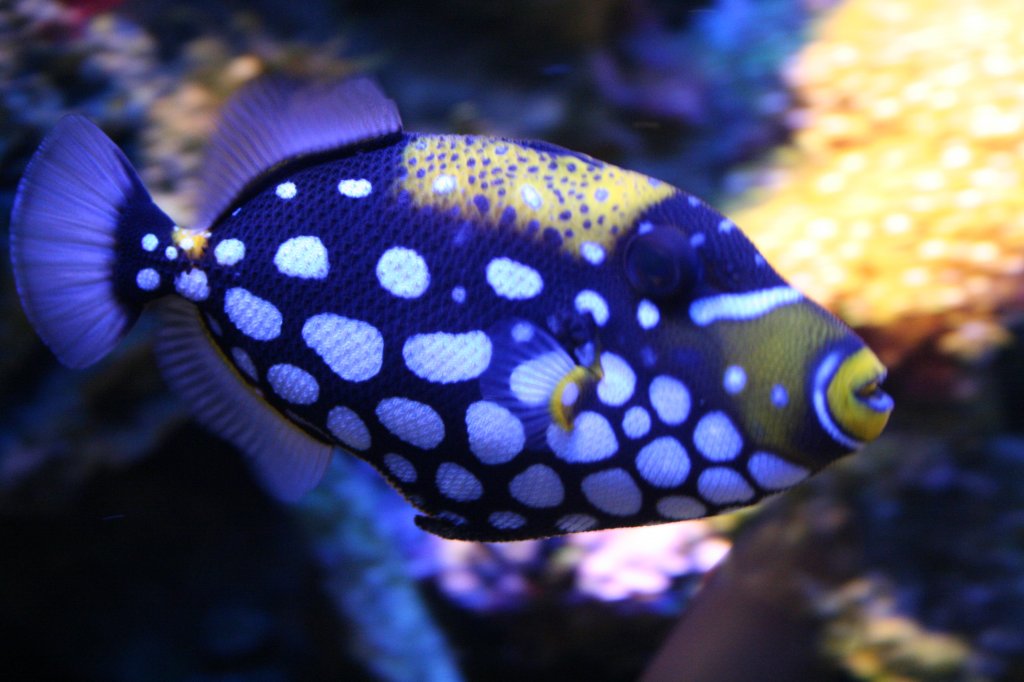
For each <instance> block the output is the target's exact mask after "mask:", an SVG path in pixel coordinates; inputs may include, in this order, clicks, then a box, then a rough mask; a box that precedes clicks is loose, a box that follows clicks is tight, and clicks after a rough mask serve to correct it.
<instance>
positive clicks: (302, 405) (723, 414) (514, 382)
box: [10, 77, 893, 541]
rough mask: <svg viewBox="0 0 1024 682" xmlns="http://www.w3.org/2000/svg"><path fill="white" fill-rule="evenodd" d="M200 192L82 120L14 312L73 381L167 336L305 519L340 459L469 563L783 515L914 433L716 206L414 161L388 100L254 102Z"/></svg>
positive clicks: (856, 341) (487, 154)
mask: <svg viewBox="0 0 1024 682" xmlns="http://www.w3.org/2000/svg"><path fill="white" fill-rule="evenodd" d="M200 179H201V182H200V187H201V188H202V190H201V192H200V195H199V196H198V197H197V211H196V213H197V217H196V219H195V221H194V224H192V225H190V226H188V227H182V226H179V225H177V224H175V222H174V221H173V220H172V219H171V218H170V217H169V216H168V215H167V214H165V213H164V212H163V211H162V210H161V209H160V208H159V207H157V206H156V204H155V203H154V202H153V200H152V198H151V197H150V195H149V193H148V192H147V190H146V188H145V187H144V185H143V183H142V181H141V180H140V179H139V176H138V174H137V173H136V171H135V170H134V169H133V168H132V165H131V163H130V162H129V161H128V159H127V158H126V156H125V155H124V153H123V152H121V150H120V149H118V147H117V146H116V145H115V144H114V143H113V142H112V141H111V140H110V139H109V138H108V137H107V136H106V135H105V134H104V133H103V132H102V131H101V130H99V128H97V127H96V126H95V125H94V124H92V123H91V122H90V121H89V120H88V119H86V118H84V117H83V116H80V115H76V114H69V115H67V116H65V117H64V118H62V119H61V120H60V121H59V122H58V123H57V124H56V126H55V128H54V129H53V130H52V131H51V132H50V133H49V135H48V136H47V137H46V138H45V139H44V140H43V142H42V143H41V144H40V147H39V149H38V151H37V152H36V153H35V155H34V157H33V158H32V160H31V161H30V163H29V165H28V166H27V168H26V170H25V173H24V175H23V178H22V180H21V182H20V184H19V188H18V192H17V195H16V200H15V204H14V208H13V211H12V216H11V237H10V240H11V241H10V245H11V260H12V265H13V271H14V275H15V280H16V284H17V289H18V292H19V296H20V299H21V302H22V304H23V308H24V311H25V313H26V315H27V317H28V319H29V320H30V322H31V323H32V325H33V326H34V328H35V330H36V331H37V332H38V334H39V336H40V337H41V338H42V340H43V341H44V342H45V343H46V344H47V345H48V346H49V347H50V348H51V349H52V351H53V352H54V354H55V355H56V356H57V358H58V359H59V360H60V361H61V362H63V363H64V364H66V365H68V366H70V367H74V368H80V367H85V366H88V365H91V364H93V363H95V362H97V361H98V360H100V359H101V358H103V357H104V356H105V355H107V354H108V353H109V352H110V351H111V350H112V349H113V348H114V347H115V346H116V345H117V343H118V341H119V340H120V339H121V338H122V337H123V336H124V335H125V334H126V333H127V332H128V330H129V329H131V327H132V326H133V324H134V323H135V322H136V320H137V319H138V318H139V316H140V315H141V314H142V313H143V312H144V311H146V310H149V311H151V312H150V313H149V314H155V315H156V316H157V318H158V321H159V324H158V325H157V332H156V341H155V345H154V348H155V355H156V360H157V363H158V365H159V366H160V368H161V370H162V372H163V375H164V376H165V378H166V380H167V382H168V383H169V384H170V386H171V387H172V388H173V389H175V390H176V391H177V392H178V393H179V394H180V395H181V396H182V397H183V398H184V401H185V403H187V405H188V407H189V408H190V409H191V411H192V413H193V414H194V415H195V417H196V419H197V421H198V423H200V424H203V425H205V426H206V427H208V428H210V429H211V430H212V431H214V432H215V433H218V434H220V435H221V436H222V437H223V438H225V439H226V440H227V441H229V442H231V443H233V444H234V445H235V446H237V447H238V448H239V449H240V450H241V451H243V452H244V453H246V454H247V455H248V459H249V461H250V462H251V463H252V468H253V471H254V472H255V475H256V476H257V477H258V478H259V479H260V480H261V481H262V482H263V483H264V485H265V486H266V488H267V489H268V490H269V491H270V492H271V493H272V494H274V495H276V496H277V497H279V498H281V499H282V500H296V499H299V498H300V497H301V496H302V495H304V494H305V493H306V492H307V491H309V490H310V489H312V488H313V487H315V486H316V485H317V483H318V482H319V481H320V480H321V478H322V476H323V475H324V472H325V469H326V467H327V466H328V463H329V461H330V459H331V457H332V456H334V455H335V453H336V452H347V453H350V454H351V455H355V456H357V457H360V458H362V459H364V460H365V461H367V462H369V463H370V464H371V465H372V466H373V467H374V468H375V469H376V470H378V471H379V472H380V473H381V474H382V475H383V476H384V477H385V478H386V479H387V480H388V481H389V482H390V483H391V484H392V485H393V486H394V487H395V488H396V489H397V490H398V491H400V492H401V493H402V494H403V495H404V497H405V498H406V499H407V500H408V501H409V502H410V503H411V504H412V505H413V506H414V507H416V508H417V509H418V510H419V511H420V512H421V513H420V514H419V515H418V516H417V518H416V521H417V523H418V525H419V526H420V527H421V528H423V529H425V530H427V531H429V532H432V533H435V534H437V535H440V536H442V537H446V538H452V539H460V540H478V541H503V540H520V539H527V538H538V537H548V536H556V535H562V534H567V533H575V532H582V531H589V530H595V529H604V528H617V527H628V526H639V525H646V524H655V523H667V522H675V521H681V520H686V519H692V518H698V517H704V516H709V515H714V514H718V513H721V512H724V511H727V510H730V509H733V508H736V507H741V506H746V505H750V504H753V503H755V502H757V501H759V500H760V499H762V498H764V497H766V496H769V495H774V494H776V493H779V492H781V491H783V490H785V489H788V488H790V487H791V486H793V485H795V484H797V483H799V482H800V481H802V480H804V479H805V478H807V477H808V476H810V475H811V474H813V473H815V472H817V471H819V470H820V469H822V468H823V467H825V466H826V465H828V464H830V463H832V462H834V461H835V460H837V459H839V458H840V457H842V456H844V455H847V454H849V453H851V452H854V451H856V450H858V449H860V448H861V447H862V446H863V445H864V444H865V443H867V442H869V441H871V440H873V439H875V438H876V437H878V436H879V435H880V433H881V432H882V430H883V429H884V427H885V425H886V422H887V420H888V418H889V415H890V413H891V411H892V409H893V399H892V398H891V396H890V395H889V394H888V393H886V392H885V391H884V390H883V388H882V382H883V381H884V379H885V375H886V370H885V368H884V367H883V365H882V364H881V362H880V361H879V360H878V358H877V357H876V356H875V354H874V353H873V352H872V351H871V350H870V349H869V348H868V347H867V345H865V343H864V342H863V341H862V340H861V339H860V338H859V337H858V336H857V335H856V333H854V331H852V330H851V329H850V328H849V327H847V326H846V325H845V324H844V323H842V322H841V321H840V320H839V319H837V318H836V317H835V316H833V315H832V314H831V313H829V312H827V311H826V310H824V309H823V308H821V307H819V306H818V305H817V304H815V303H814V302H813V301H811V300H810V299H808V298H807V297H806V296H804V295H803V294H802V293H800V292H799V291H798V290H796V289H795V288H793V287H791V286H790V285H789V284H787V283H786V282H785V281H784V280H783V279H782V278H781V277H780V276H779V275H778V274H777V273H776V272H775V271H774V270H773V269H772V267H771V266H770V264H769V263H767V262H766V261H765V259H764V258H763V257H762V256H761V255H760V254H759V253H758V251H757V249H756V248H755V247H754V245H753V244H751V242H750V241H749V240H748V239H747V238H746V237H745V236H744V234H743V232H742V231H741V230H740V228H739V227H737V226H736V225H735V224H734V223H733V222H732V221H730V220H729V219H728V218H726V217H724V216H723V215H722V214H720V213H718V212H717V211H715V210H714V209H712V208H711V207H709V206H708V205H707V204H705V203H704V202H703V201H701V200H700V199H698V198H697V197H695V196H692V195H690V194H687V193H686V192H684V191H682V190H680V189H677V188H675V187H673V186H672V185H670V184H668V183H665V182H662V181H659V180H657V179H654V178H651V177H648V176H646V175H643V174H641V173H638V172H634V171H630V170H626V169H623V168H619V167H616V166H614V165H612V164H609V163H604V162H602V161H599V160H597V159H594V158H592V157H590V156H587V155H585V154H582V153H577V152H574V151H570V150H568V149H564V148H562V147H559V146H556V145H553V144H549V143H546V142H540V141H531V140H518V139H511V138H505V137H497V136H485V135H455V134H426V133H412V132H406V131H404V129H403V127H402V122H401V118H400V115H399V113H398V108H397V106H396V104H395V103H394V102H393V101H392V100H390V99H388V97H387V96H386V95H385V94H384V93H383V92H382V91H381V89H380V88H379V87H378V86H377V85H376V84H375V83H374V82H373V81H372V80H371V79H369V78H366V77H356V78H351V79H347V80H343V81H340V82H317V81H301V80H295V79H289V78H286V77H265V78H261V79H258V80H256V81H255V82H253V83H251V84H249V85H247V86H246V87H244V88H243V89H242V90H241V91H240V92H239V93H237V94H236V95H235V97H234V98H233V99H232V100H230V101H229V103H228V104H227V105H226V106H225V108H224V111H223V112H222V116H221V119H220V122H219V123H218V125H217V127H216V129H215V131H214V133H213V135H212V137H211V140H210V145H209V150H208V153H207V159H206V161H205V163H204V165H203V168H202V170H201V172H200Z"/></svg>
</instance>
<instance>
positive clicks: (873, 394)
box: [813, 344, 893, 451]
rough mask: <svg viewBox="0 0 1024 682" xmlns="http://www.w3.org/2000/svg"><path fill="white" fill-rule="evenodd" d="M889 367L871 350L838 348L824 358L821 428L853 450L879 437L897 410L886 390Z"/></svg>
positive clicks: (817, 397) (818, 378)
mask: <svg viewBox="0 0 1024 682" xmlns="http://www.w3.org/2000/svg"><path fill="white" fill-rule="evenodd" d="M885 378H886V368H885V367H884V366H883V365H882V361H881V360H880V359H879V358H878V356H877V355H876V354H874V353H872V352H871V350H870V348H868V347H867V346H864V345H859V344H858V346H857V347H856V348H854V349H852V350H841V349H836V350H833V351H831V352H829V353H828V354H826V355H825V357H824V358H823V359H822V361H821V363H820V365H818V368H817V370H816V372H815V376H814V393H813V403H814V412H815V414H816V415H817V417H818V422H819V424H820V425H821V427H822V428H823V429H824V430H825V432H827V433H828V435H829V436H831V438H833V440H835V441H836V442H837V443H839V444H840V445H842V446H843V447H845V449H847V450H849V451H854V450H857V449H859V447H860V446H861V445H863V444H864V443H865V442H868V441H869V440H874V439H876V438H878V437H879V435H880V434H881V433H882V431H883V429H885V427H886V424H887V423H888V422H889V415H890V414H892V411H893V399H892V396H890V395H889V394H888V393H886V392H885V390H883V388H882V382H883V381H885Z"/></svg>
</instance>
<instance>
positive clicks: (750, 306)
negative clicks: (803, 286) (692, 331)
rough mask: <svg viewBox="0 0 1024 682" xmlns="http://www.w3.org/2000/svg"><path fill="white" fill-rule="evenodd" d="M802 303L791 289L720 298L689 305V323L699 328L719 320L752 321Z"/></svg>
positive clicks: (701, 300) (761, 290)
mask: <svg viewBox="0 0 1024 682" xmlns="http://www.w3.org/2000/svg"><path fill="white" fill-rule="evenodd" d="M802 299H803V294H801V293H800V292H799V291H797V290H796V289H794V288H792V287H788V286H779V287H772V288H770V289H758V290H756V291H748V292H745V293H742V294H719V295H718V296H708V297H707V298H701V299H698V300H696V301H694V302H693V303H691V304H690V319H691V320H693V323H694V324H696V325H697V326H698V327H706V326H707V325H709V324H711V323H713V322H718V321H720V320H731V321H742V320H754V319H757V318H759V317H761V316H763V315H767V314H768V313H770V312H771V311H773V310H775V309H776V308H779V307H781V306H784V305H789V304H790V303H797V302H798V301H800V300H802Z"/></svg>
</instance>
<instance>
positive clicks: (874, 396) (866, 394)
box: [852, 367, 893, 413]
mask: <svg viewBox="0 0 1024 682" xmlns="http://www.w3.org/2000/svg"><path fill="white" fill-rule="evenodd" d="M886 376H888V372H887V371H886V370H885V368H884V367H883V368H882V371H881V372H880V373H879V374H878V375H877V376H875V377H873V378H870V379H868V380H866V381H865V382H863V383H862V384H861V385H859V386H853V387H852V388H853V397H854V398H856V399H857V400H858V401H860V402H861V404H863V405H865V406H866V407H868V408H869V409H871V410H874V411H875V412H882V413H889V412H891V411H892V408H893V399H892V396H891V395H889V394H888V393H886V392H885V391H884V390H883V389H882V384H883V383H885V378H886Z"/></svg>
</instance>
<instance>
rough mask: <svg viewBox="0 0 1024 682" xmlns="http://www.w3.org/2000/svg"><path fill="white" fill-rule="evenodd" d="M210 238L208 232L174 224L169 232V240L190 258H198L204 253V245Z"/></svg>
mask: <svg viewBox="0 0 1024 682" xmlns="http://www.w3.org/2000/svg"><path fill="white" fill-rule="evenodd" d="M209 240H210V233H209V232H197V231H196V230H189V229H185V228H183V227H177V226H175V228H174V231H173V232H171V241H172V242H174V245H175V246H177V247H178V248H179V249H181V251H183V252H184V253H185V255H186V256H188V257H189V258H190V259H191V260H199V259H200V258H202V257H203V254H204V253H206V245H207V243H208V242H209Z"/></svg>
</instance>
